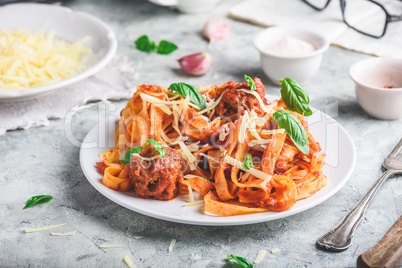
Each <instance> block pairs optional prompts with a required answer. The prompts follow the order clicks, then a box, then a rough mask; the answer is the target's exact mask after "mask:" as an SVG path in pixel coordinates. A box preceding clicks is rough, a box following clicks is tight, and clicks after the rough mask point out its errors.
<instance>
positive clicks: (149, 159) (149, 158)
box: [131, 154, 161, 161]
mask: <svg viewBox="0 0 402 268" xmlns="http://www.w3.org/2000/svg"><path fill="white" fill-rule="evenodd" d="M133 156H137V157H139V158H141V159H142V160H144V161H152V160H155V159H158V158H161V155H160V154H157V155H155V156H152V157H143V156H141V155H140V154H131V157H133Z"/></svg>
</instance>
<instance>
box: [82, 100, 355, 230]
mask: <svg viewBox="0 0 402 268" xmlns="http://www.w3.org/2000/svg"><path fill="white" fill-rule="evenodd" d="M266 96H270V95H268V94H267V95H266ZM271 97H272V96H271ZM312 110H313V111H314V113H316V112H317V111H318V112H320V113H321V114H322V115H325V116H326V118H327V120H330V121H333V122H336V123H337V125H338V127H339V129H340V130H342V132H343V134H344V135H345V137H346V138H347V139H346V141H347V142H348V143H350V145H352V148H351V149H352V156H351V158H352V161H351V165H350V168H349V170H348V172H347V173H346V174H345V176H344V177H343V178H342V180H341V182H340V183H338V184H337V185H336V186H335V187H333V188H332V189H331V190H330V191H329V192H328V193H327V194H325V195H324V196H322V197H320V198H318V199H317V200H312V201H311V202H310V203H308V204H305V205H303V206H302V207H300V208H296V209H293V210H292V208H291V209H289V210H286V211H282V212H264V213H272V214H270V217H269V219H265V218H264V217H261V218H260V219H259V218H257V219H255V218H254V219H251V220H248V219H247V218H246V216H247V215H240V216H244V218H236V219H234V218H233V217H236V216H233V217H220V218H224V219H227V221H207V220H200V219H198V220H192V219H188V218H184V217H181V218H176V217H174V216H173V215H172V216H171V217H169V216H165V215H161V214H158V213H155V212H152V211H149V210H146V209H142V208H141V207H135V209H133V208H132V207H130V206H129V205H128V204H125V203H124V202H122V201H121V200H118V198H116V197H115V196H113V195H108V194H106V192H107V191H108V190H110V191H113V190H111V189H109V188H107V187H105V186H104V185H102V184H99V183H98V184H96V183H95V181H93V180H91V179H89V177H90V175H89V174H88V173H87V171H86V169H85V168H84V165H83V157H84V150H85V148H83V147H82V146H81V147H80V153H79V160H80V167H81V170H82V171H83V173H84V175H85V178H86V179H87V180H88V181H89V183H90V184H91V185H92V186H93V187H94V188H95V189H96V190H97V191H98V192H99V193H100V194H102V195H103V196H104V197H106V198H108V199H109V200H111V201H113V202H114V203H116V204H118V205H120V206H122V207H125V208H126V209H128V210H130V211H134V212H136V213H139V214H142V215H146V216H149V217H152V218H156V219H161V220H166V221H169V222H175V223H183V224H189V225H198V226H239V225H248V224H256V223H261V222H268V221H273V220H278V219H282V218H287V217H290V216H293V215H296V214H299V213H301V212H304V211H306V210H309V209H311V208H313V207H315V206H317V205H319V204H322V203H324V202H325V201H326V200H328V199H329V198H331V197H332V196H333V195H334V194H336V193H337V192H339V190H340V189H342V188H343V186H344V185H345V184H346V183H347V181H348V180H349V178H350V177H351V175H352V173H353V172H354V169H355V166H356V161H357V152H356V145H355V143H354V141H353V139H352V137H351V136H350V134H349V133H348V132H347V131H346V129H345V128H344V127H343V126H342V125H341V124H340V123H339V122H337V121H336V120H335V119H333V118H332V117H331V116H329V115H327V114H325V113H324V112H322V111H320V110H316V109H314V108H312ZM99 124H100V122H98V123H97V124H95V125H94V126H93V127H92V128H91V130H90V131H88V133H87V135H86V136H85V138H84V140H83V143H84V142H85V141H86V140H87V139H88V137H91V135H92V134H93V132H96V133H98V134H99V132H98V131H97V130H98V128H97V127H98V126H99ZM98 148H99V147H98ZM94 165H95V163H94ZM100 178H101V175H100ZM137 198H138V197H137ZM304 200H308V199H304ZM149 201H154V202H161V201H157V200H149ZM300 201H303V200H300ZM169 202H171V201H169ZM264 213H256V214H254V215H264ZM250 215H253V214H250ZM213 218H214V217H213ZM231 219H232V220H231ZM233 219H234V220H233Z"/></svg>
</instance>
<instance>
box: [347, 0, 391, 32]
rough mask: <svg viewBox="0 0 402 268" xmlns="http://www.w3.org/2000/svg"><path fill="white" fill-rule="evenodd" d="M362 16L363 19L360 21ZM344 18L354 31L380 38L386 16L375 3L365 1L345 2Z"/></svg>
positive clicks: (353, 0) (350, 0)
mask: <svg viewBox="0 0 402 268" xmlns="http://www.w3.org/2000/svg"><path fill="white" fill-rule="evenodd" d="M362 16H364V17H365V18H364V19H362ZM344 18H345V21H346V23H347V24H349V26H351V27H353V28H355V29H356V30H358V31H360V32H363V33H366V34H369V35H373V36H381V35H382V34H383V32H384V28H385V24H386V20H387V14H386V13H385V11H384V10H383V9H382V8H381V7H380V6H379V5H377V4H376V3H373V2H370V1H367V0H349V1H345V10H344Z"/></svg>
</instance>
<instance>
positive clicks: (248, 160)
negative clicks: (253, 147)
mask: <svg viewBox="0 0 402 268" xmlns="http://www.w3.org/2000/svg"><path fill="white" fill-rule="evenodd" d="M243 167H244V168H245V169H247V170H250V169H251V168H253V167H254V164H253V157H252V156H251V154H248V155H246V156H245V157H244V158H243Z"/></svg>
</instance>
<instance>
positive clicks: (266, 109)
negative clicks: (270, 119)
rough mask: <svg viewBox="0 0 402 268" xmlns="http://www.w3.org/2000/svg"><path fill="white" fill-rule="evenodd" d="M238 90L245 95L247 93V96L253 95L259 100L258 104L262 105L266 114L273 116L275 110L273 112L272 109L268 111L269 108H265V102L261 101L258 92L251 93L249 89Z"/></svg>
mask: <svg viewBox="0 0 402 268" xmlns="http://www.w3.org/2000/svg"><path fill="white" fill-rule="evenodd" d="M238 90H239V91H243V92H245V93H247V94H251V95H253V96H254V97H255V98H256V99H257V100H258V102H259V103H260V106H261V109H263V110H264V112H266V113H268V114H271V115H272V113H273V110H272V109H268V108H267V107H266V106H265V104H264V102H263V101H262V99H261V96H260V95H259V94H258V93H257V92H255V91H250V90H248V89H243V88H241V89H238Z"/></svg>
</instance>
